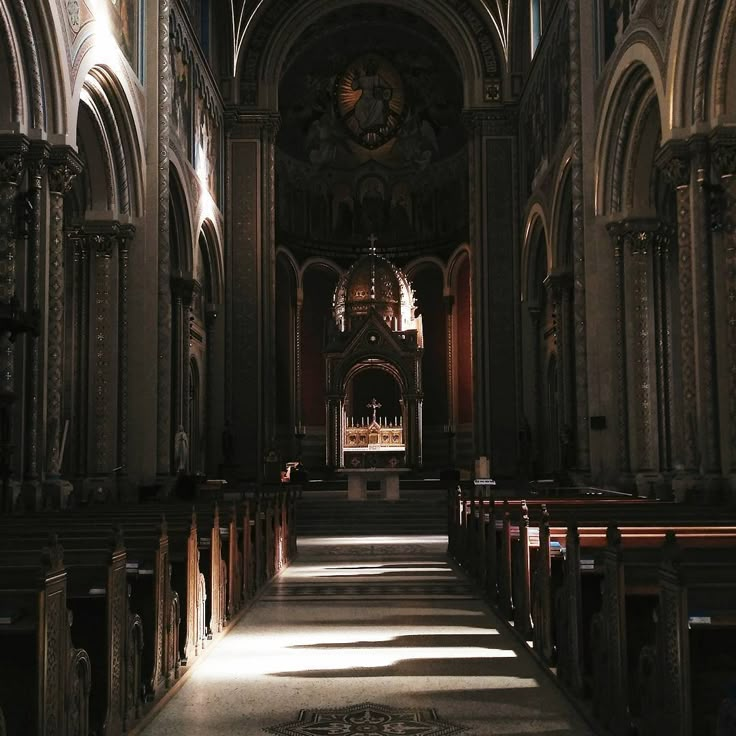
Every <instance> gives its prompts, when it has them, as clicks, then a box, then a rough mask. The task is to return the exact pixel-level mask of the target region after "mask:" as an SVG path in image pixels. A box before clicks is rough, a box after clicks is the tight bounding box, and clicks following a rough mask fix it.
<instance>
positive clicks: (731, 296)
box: [711, 130, 736, 494]
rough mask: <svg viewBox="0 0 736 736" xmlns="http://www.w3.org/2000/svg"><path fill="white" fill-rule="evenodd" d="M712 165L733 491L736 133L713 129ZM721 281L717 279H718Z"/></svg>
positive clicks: (724, 419) (726, 446)
mask: <svg viewBox="0 0 736 736" xmlns="http://www.w3.org/2000/svg"><path fill="white" fill-rule="evenodd" d="M711 145H712V152H713V168H714V171H715V174H716V176H717V177H718V182H717V184H716V189H715V191H714V192H713V195H714V196H717V197H720V200H721V201H720V202H719V203H718V202H717V203H714V204H716V205H718V206H719V209H720V213H719V214H720V218H721V222H720V223H719V225H720V230H721V233H720V248H719V250H720V253H719V254H718V255H719V265H720V267H721V268H720V269H718V270H717V272H718V273H719V274H722V275H723V279H722V280H723V284H722V287H721V302H720V304H719V305H718V307H717V309H716V313H717V314H718V315H723V319H721V318H720V317H719V323H720V324H721V325H722V326H721V335H720V342H719V356H720V355H723V358H722V359H719V363H720V364H721V370H720V375H721V377H722V378H721V386H722V387H723V397H722V399H721V402H720V405H721V409H722V415H721V417H720V420H721V421H720V423H721V428H722V429H721V433H720V434H721V447H722V452H723V461H724V462H723V472H724V474H728V478H729V486H730V489H731V493H732V494H733V493H734V492H736V136H734V134H733V133H732V132H730V131H726V130H716V132H715V133H714V135H713V138H712V141H711ZM719 280H720V279H719Z"/></svg>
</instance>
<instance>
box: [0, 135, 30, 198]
mask: <svg viewBox="0 0 736 736" xmlns="http://www.w3.org/2000/svg"><path fill="white" fill-rule="evenodd" d="M29 150H30V144H29V142H28V138H26V137H25V136H22V135H2V136H0V184H10V185H12V186H17V185H18V184H19V183H20V180H21V178H22V177H23V172H24V171H25V168H26V157H27V156H28V151H29Z"/></svg>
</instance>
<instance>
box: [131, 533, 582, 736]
mask: <svg viewBox="0 0 736 736" xmlns="http://www.w3.org/2000/svg"><path fill="white" fill-rule="evenodd" d="M446 547H447V540H446V537H364V538H361V537H356V538H304V539H300V541H299V557H298V560H297V562H296V563H295V564H294V565H292V566H291V567H290V568H288V569H286V570H285V571H284V572H283V574H282V575H281V576H280V577H279V578H278V579H277V580H276V581H275V582H274V583H273V584H272V585H271V586H270V587H269V588H267V590H266V591H265V594H264V595H263V596H262V597H261V598H260V599H259V600H258V602H257V603H256V604H255V605H254V606H253V607H252V608H251V609H250V610H249V611H248V612H247V613H246V614H245V616H244V617H243V618H241V620H240V621H239V623H238V624H237V626H236V627H235V628H234V629H233V630H232V631H231V632H230V633H229V634H228V635H227V637H226V638H225V639H224V640H222V641H221V642H220V643H219V644H218V645H217V646H216V647H215V648H214V649H213V651H212V652H210V654H209V656H208V657H207V658H206V659H205V660H204V661H203V662H201V663H200V664H199V665H197V667H196V669H195V671H194V672H193V673H192V675H191V677H190V678H189V680H188V681H187V682H186V683H185V684H184V685H183V686H182V687H181V689H180V690H179V692H178V693H176V694H175V695H174V696H173V697H172V698H171V700H170V701H169V702H168V703H167V704H166V705H165V706H164V708H163V709H162V711H161V712H160V713H159V715H158V716H157V717H156V718H155V719H154V721H153V722H152V723H151V724H150V725H149V726H148V728H146V729H145V730H144V731H143V733H144V734H145V736H174V735H175V736H199V735H200V734H201V735H202V736H205V735H206V736H219V735H220V734H223V736H224V735H227V736H236V734H237V735H241V734H242V735H243V736H260V735H261V734H268V733H270V734H282V735H283V736H303V735H305V734H309V735H310V736H353V735H360V736H397V735H398V736H451V735H452V734H461V733H467V734H469V735H475V736H484V735H486V734H488V735H490V734H547V735H548V736H562V735H563V734H564V735H570V736H572V735H573V734H575V735H576V736H578V735H583V734H591V733H592V732H591V731H590V730H589V729H588V728H587V727H586V726H585V724H584V723H583V722H582V720H581V719H580V718H579V716H578V715H577V714H576V712H575V711H574V709H573V708H572V706H571V705H569V703H568V702H567V701H566V700H565V698H564V697H563V695H562V694H561V693H560V692H559V690H557V688H556V687H555V686H554V685H553V684H552V683H551V681H550V680H549V679H548V678H547V676H546V675H545V673H544V672H543V671H542V670H541V669H540V667H539V666H538V665H537V664H536V662H535V661H534V659H533V658H532V657H531V656H530V655H529V653H528V652H526V651H525V649H524V648H523V647H522V646H520V645H519V644H518V642H517V641H516V640H515V639H514V637H513V636H512V635H510V634H509V632H508V631H506V630H505V629H504V628H503V626H502V625H501V624H500V622H499V621H498V620H497V619H496V617H495V616H494V615H493V614H492V613H491V612H490V610H489V609H488V607H487V606H486V605H485V604H484V603H483V602H482V601H481V600H479V599H478V598H477V597H476V596H475V595H474V593H473V590H472V588H471V587H470V586H469V585H468V584H466V582H465V581H464V579H463V578H462V577H461V576H459V575H458V574H457V573H456V572H455V571H454V570H453V568H452V567H451V566H450V565H449V564H448V562H447V558H446V555H445V550H446Z"/></svg>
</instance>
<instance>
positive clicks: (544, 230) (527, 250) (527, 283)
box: [521, 202, 552, 302]
mask: <svg viewBox="0 0 736 736" xmlns="http://www.w3.org/2000/svg"><path fill="white" fill-rule="evenodd" d="M547 221H548V220H547V213H546V211H545V209H544V207H543V206H542V204H541V203H540V202H535V203H534V204H533V205H532V207H531V209H530V210H529V214H528V215H527V218H526V224H525V226H524V243H523V245H522V249H521V301H522V302H526V301H528V300H529V298H530V297H531V295H532V293H533V289H534V286H533V281H534V277H535V272H536V269H535V268H534V263H535V262H536V260H537V258H538V257H539V256H538V254H539V251H538V249H539V245H540V243H542V244H543V251H542V252H543V254H544V258H545V260H546V264H547V273H549V272H550V271H551V269H552V249H551V247H550V238H549V226H548V224H547Z"/></svg>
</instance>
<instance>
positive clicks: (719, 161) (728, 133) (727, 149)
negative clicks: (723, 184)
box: [710, 128, 736, 178]
mask: <svg viewBox="0 0 736 736" xmlns="http://www.w3.org/2000/svg"><path fill="white" fill-rule="evenodd" d="M710 143H711V154H712V161H713V167H714V169H715V170H716V173H717V174H718V176H720V177H722V178H726V177H729V176H736V130H734V129H732V128H716V129H715V130H714V131H713V133H712V134H711V137H710Z"/></svg>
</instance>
